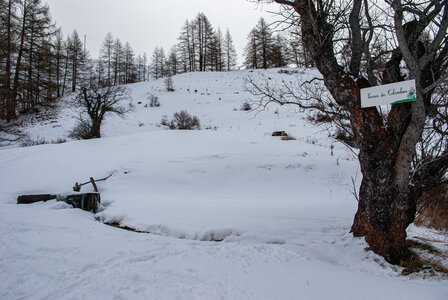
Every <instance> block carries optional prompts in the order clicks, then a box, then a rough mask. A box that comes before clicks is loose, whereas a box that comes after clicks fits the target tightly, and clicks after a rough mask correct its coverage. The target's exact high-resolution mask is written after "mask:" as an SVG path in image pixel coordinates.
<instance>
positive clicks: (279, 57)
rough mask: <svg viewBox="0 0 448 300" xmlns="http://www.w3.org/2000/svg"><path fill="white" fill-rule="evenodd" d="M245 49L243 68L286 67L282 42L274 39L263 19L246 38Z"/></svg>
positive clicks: (276, 38) (278, 38) (279, 39)
mask: <svg viewBox="0 0 448 300" xmlns="http://www.w3.org/2000/svg"><path fill="white" fill-rule="evenodd" d="M247 40H248V42H247V46H246V48H245V63H244V64H245V66H246V68H249V69H268V68H274V67H282V66H285V65H286V61H285V57H284V47H285V45H284V42H283V40H282V38H281V37H279V36H278V37H274V35H273V33H272V31H271V29H270V28H269V26H268V25H267V24H266V22H265V20H264V18H260V20H259V21H258V24H257V25H256V27H255V28H253V29H252V30H251V31H250V33H249V35H248V37H247Z"/></svg>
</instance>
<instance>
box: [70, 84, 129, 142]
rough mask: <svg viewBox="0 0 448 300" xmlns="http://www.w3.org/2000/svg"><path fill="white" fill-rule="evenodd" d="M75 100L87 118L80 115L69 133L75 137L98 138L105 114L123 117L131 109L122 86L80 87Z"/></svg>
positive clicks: (126, 93) (126, 92)
mask: <svg viewBox="0 0 448 300" xmlns="http://www.w3.org/2000/svg"><path fill="white" fill-rule="evenodd" d="M76 100H77V101H78V103H79V105H80V106H81V107H82V108H84V110H85V114H87V116H88V118H87V119H86V118H85V117H84V116H83V115H81V116H80V118H79V123H78V125H77V126H76V127H75V129H74V130H73V131H72V134H71V136H72V137H75V138H100V137H101V123H102V122H103V120H104V117H105V115H106V114H116V115H118V116H120V117H123V116H124V115H125V114H126V113H128V112H130V111H131V110H132V109H133V107H132V105H131V104H130V102H128V103H125V102H127V101H128V100H129V95H128V90H127V89H126V88H124V87H122V86H111V87H106V88H102V89H100V88H86V87H82V88H81V91H80V92H79V94H78V96H77V97H76Z"/></svg>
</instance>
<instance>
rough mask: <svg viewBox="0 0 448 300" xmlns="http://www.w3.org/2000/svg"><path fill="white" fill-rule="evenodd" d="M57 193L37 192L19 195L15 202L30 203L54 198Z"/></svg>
mask: <svg viewBox="0 0 448 300" xmlns="http://www.w3.org/2000/svg"><path fill="white" fill-rule="evenodd" d="M56 198H57V195H51V194H38V195H21V196H19V197H18V198H17V204H31V203H36V202H40V201H48V200H53V199H56Z"/></svg>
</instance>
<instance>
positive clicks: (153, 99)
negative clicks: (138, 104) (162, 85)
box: [148, 94, 160, 107]
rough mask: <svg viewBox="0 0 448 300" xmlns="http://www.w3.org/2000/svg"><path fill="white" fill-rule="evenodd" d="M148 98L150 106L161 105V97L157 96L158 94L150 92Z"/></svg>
mask: <svg viewBox="0 0 448 300" xmlns="http://www.w3.org/2000/svg"><path fill="white" fill-rule="evenodd" d="M148 99H149V106H151V107H159V106H160V101H159V97H157V96H156V95H153V94H149V95H148Z"/></svg>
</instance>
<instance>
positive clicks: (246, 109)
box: [241, 102, 252, 111]
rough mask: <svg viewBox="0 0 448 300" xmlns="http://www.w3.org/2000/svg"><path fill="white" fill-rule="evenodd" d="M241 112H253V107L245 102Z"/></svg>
mask: <svg viewBox="0 0 448 300" xmlns="http://www.w3.org/2000/svg"><path fill="white" fill-rule="evenodd" d="M241 110H244V111H249V110H252V106H250V104H249V102H244V103H243V105H241Z"/></svg>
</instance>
